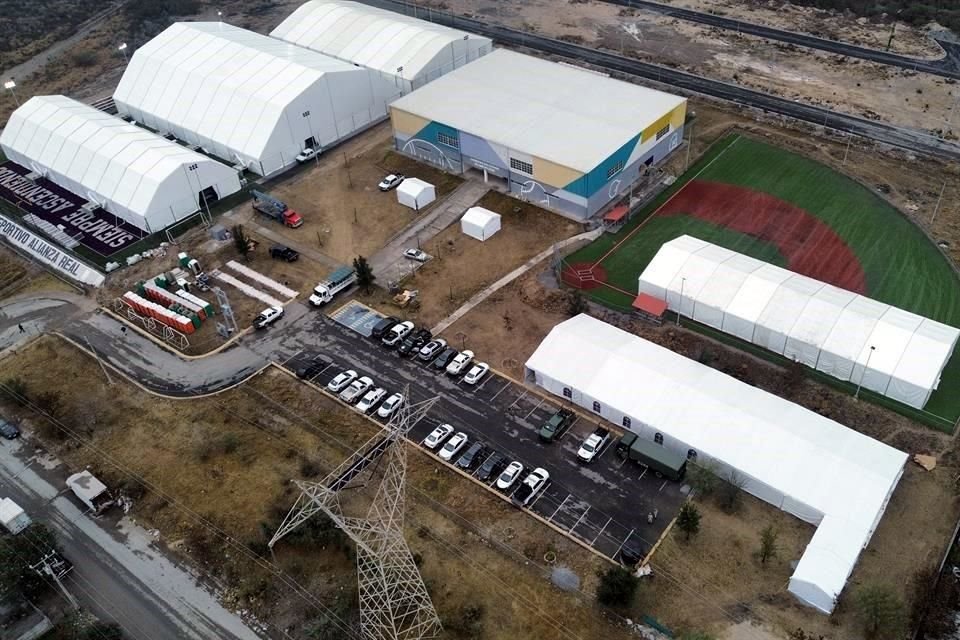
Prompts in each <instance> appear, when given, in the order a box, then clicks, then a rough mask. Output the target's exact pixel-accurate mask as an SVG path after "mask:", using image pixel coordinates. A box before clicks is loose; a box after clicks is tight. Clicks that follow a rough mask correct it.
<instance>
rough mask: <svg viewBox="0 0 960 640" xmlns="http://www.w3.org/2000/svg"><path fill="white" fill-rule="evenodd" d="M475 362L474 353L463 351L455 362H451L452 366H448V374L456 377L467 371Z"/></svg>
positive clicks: (454, 359)
mask: <svg viewBox="0 0 960 640" xmlns="http://www.w3.org/2000/svg"><path fill="white" fill-rule="evenodd" d="M471 362H473V351H470V350H469V349H466V350H465V351H461V352H460V353H458V354H457V355H456V356H454V358H453V360H451V361H450V364H448V365H447V373H448V374H449V375H451V376H456V375H459V374H460V373H462V372H463V371H464V370H466V368H467V365H469V364H470V363H471Z"/></svg>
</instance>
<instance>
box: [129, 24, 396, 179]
mask: <svg viewBox="0 0 960 640" xmlns="http://www.w3.org/2000/svg"><path fill="white" fill-rule="evenodd" d="M397 95H399V90H398V89H397V88H396V87H394V86H392V84H390V83H389V82H388V81H387V80H386V79H384V78H381V77H380V76H379V75H378V74H376V73H374V72H373V71H370V70H369V69H362V68H359V67H356V66H354V65H351V64H347V63H345V62H343V61H341V60H335V59H334V58H331V57H329V56H325V55H321V54H319V53H317V52H315V51H310V50H309V49H304V48H302V47H298V46H295V45H293V44H290V43H288V42H284V41H282V40H277V39H275V38H271V37H269V36H265V35H262V34H259V33H254V32H252V31H247V30H245V29H240V28H238V27H234V26H232V25H228V24H224V23H221V22H212V23H208V22H178V23H176V24H173V25H171V26H170V27H168V28H167V29H166V30H164V31H163V32H162V33H160V34H159V35H158V36H156V37H155V38H153V39H152V40H150V41H149V42H147V43H146V44H145V45H143V46H142V47H140V48H139V49H137V51H136V52H135V53H134V55H133V57H131V59H130V63H129V64H128V65H127V69H126V71H125V72H124V74H123V78H121V80H120V83H119V84H118V85H117V90H116V92H115V93H114V100H115V102H116V104H117V109H118V110H119V112H120V113H121V114H123V115H128V116H130V117H132V118H134V119H135V120H137V121H139V122H142V123H143V124H145V125H147V126H149V127H151V128H153V129H156V130H158V131H163V132H169V133H171V134H173V135H175V136H176V137H177V138H179V139H181V140H184V141H186V142H189V143H191V144H196V145H199V146H201V147H203V148H204V149H206V150H207V151H209V152H210V153H213V154H215V155H217V156H219V157H221V158H224V159H228V160H229V161H230V162H234V163H236V162H239V163H241V164H243V165H244V166H246V167H248V168H249V169H251V170H252V171H255V172H256V173H259V174H261V175H269V174H271V173H274V172H276V171H278V170H280V169H282V168H283V167H285V166H287V165H290V164H293V163H294V162H295V160H294V158H295V156H296V155H297V154H298V153H299V152H300V151H302V150H303V149H304V148H305V146H306V141H307V140H308V139H309V138H311V137H312V138H314V139H315V140H317V141H318V142H319V143H320V145H321V146H322V147H326V146H329V145H331V144H333V143H334V142H336V141H338V140H341V139H343V138H345V137H347V136H349V135H350V134H352V133H353V132H355V131H358V130H360V129H363V128H364V127H366V126H368V125H369V124H371V123H372V122H375V121H377V120H379V119H382V118H384V117H386V113H387V106H386V105H387V103H388V102H389V101H390V100H392V99H393V98H394V97H396V96H397Z"/></svg>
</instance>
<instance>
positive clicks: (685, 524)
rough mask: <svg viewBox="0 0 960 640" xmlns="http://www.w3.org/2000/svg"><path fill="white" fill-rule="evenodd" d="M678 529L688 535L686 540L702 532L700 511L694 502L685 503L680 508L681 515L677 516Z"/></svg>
mask: <svg viewBox="0 0 960 640" xmlns="http://www.w3.org/2000/svg"><path fill="white" fill-rule="evenodd" d="M677 528H678V529H680V531H683V533H684V534H685V535H686V540H689V539H690V536H692V535H693V534H695V533H697V532H698V531H700V509H697V505H695V504H693V503H692V502H684V503H683V506H682V507H680V513H678V514H677Z"/></svg>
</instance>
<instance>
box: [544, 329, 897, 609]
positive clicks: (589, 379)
mask: <svg viewBox="0 0 960 640" xmlns="http://www.w3.org/2000/svg"><path fill="white" fill-rule="evenodd" d="M526 373H527V379H528V380H532V381H534V382H535V383H536V384H537V385H539V386H541V387H543V388H544V389H546V390H547V391H549V392H550V393H553V394H555V395H557V396H560V397H565V398H569V399H570V400H572V401H573V402H575V403H577V404H578V405H580V406H581V407H584V408H585V409H587V410H588V411H593V412H594V413H597V414H599V415H600V416H602V417H603V418H606V419H607V420H610V421H611V422H614V423H615V424H618V425H620V424H624V423H625V422H626V421H625V420H624V418H629V419H630V422H629V424H630V427H629V428H630V430H631V431H634V432H636V433H637V434H638V435H639V436H640V437H641V438H646V439H648V440H650V441H654V442H656V441H657V439H656V437H655V436H656V434H660V436H661V437H662V438H663V446H665V447H668V448H670V449H672V450H674V451H676V452H678V453H680V454H681V455H686V456H688V457H691V456H692V455H695V456H696V460H697V461H698V462H704V461H709V462H712V463H713V464H714V465H716V466H717V467H718V469H719V471H720V472H721V474H726V473H729V472H730V471H733V470H735V471H736V472H737V474H738V475H739V476H740V477H741V478H743V479H744V481H745V484H744V489H745V490H746V491H748V492H750V493H751V494H753V495H755V496H757V497H758V498H760V499H762V500H764V501H766V502H769V503H770V504H773V505H774V506H776V507H778V508H780V509H782V510H784V511H786V512H788V513H790V514H792V515H794V516H796V517H798V518H800V519H801V520H804V521H806V522H809V523H811V524H814V525H816V526H817V531H816V533H815V534H814V535H813V538H812V539H811V540H810V544H809V545H808V546H807V548H806V550H805V551H804V553H803V556H802V557H801V558H800V561H799V563H798V564H797V567H796V570H795V571H794V573H793V576H791V578H790V584H789V589H790V592H791V593H793V594H794V595H795V596H797V597H798V598H799V599H800V600H802V601H803V602H805V603H807V604H809V605H811V606H813V607H815V608H817V609H819V610H820V611H823V612H825V613H829V612H831V611H832V610H833V608H834V606H835V604H836V601H837V597H838V596H839V595H840V592H841V591H842V590H843V587H844V585H845V584H846V581H847V579H848V578H849V576H850V573H851V572H852V571H853V568H854V565H855V564H856V562H857V559H858V557H859V555H860V552H861V550H863V548H864V547H866V545H867V543H868V542H869V541H870V537H871V536H872V535H873V532H874V530H875V529H876V527H877V525H878V524H879V522H880V518H881V517H882V516H883V512H884V510H885V509H886V505H887V503H888V502H889V500H890V496H891V495H892V494H893V491H894V489H895V488H896V485H897V482H898V481H899V479H900V476H901V474H902V473H903V466H904V464H905V463H906V460H907V454H905V453H903V452H902V451H898V450H897V449H894V448H892V447H889V446H887V445H885V444H883V443H881V442H878V441H876V440H874V439H872V438H869V437H867V436H865V435H862V434H860V433H857V432H856V431H853V430H852V429H848V428H847V427H844V426H843V425H841V424H839V423H837V422H834V421H833V420H830V419H828V418H825V417H823V416H821V415H819V414H817V413H814V412H812V411H808V410H807V409H804V408H803V407H800V406H798V405H795V404H793V403H792V402H788V401H787V400H784V399H782V398H779V397H777V396H774V395H771V394H769V393H767V392H765V391H762V390H760V389H758V388H756V387H753V386H750V385H748V384H745V383H743V382H740V381H739V380H737V379H735V378H732V377H730V376H728V375H726V374H724V373H721V372H719V371H717V370H715V369H711V368H710V367H707V366H705V365H702V364H700V363H698V362H695V361H693V360H690V359H687V358H684V357H683V356H680V355H678V354H676V353H674V352H672V351H670V350H668V349H665V348H663V347H660V346H658V345H656V344H653V343H651V342H648V341H647V340H644V339H643V338H639V337H637V336H635V335H632V334H630V333H627V332H625V331H622V330H620V329H617V328H616V327H613V326H611V325H609V324H607V323H605V322H601V321H599V320H596V319H594V318H591V317H590V316H587V315H579V316H576V317H574V318H571V319H570V320H567V321H565V322H562V323H561V324H559V325H557V326H556V327H554V329H553V330H552V331H551V332H550V333H549V335H547V337H546V338H545V339H544V341H543V342H542V343H541V344H540V346H539V347H538V348H537V350H536V351H535V352H534V354H533V355H532V356H531V357H530V359H529V360H527V363H526ZM594 402H597V403H599V405H598V406H599V410H597V408H596V407H595V406H594Z"/></svg>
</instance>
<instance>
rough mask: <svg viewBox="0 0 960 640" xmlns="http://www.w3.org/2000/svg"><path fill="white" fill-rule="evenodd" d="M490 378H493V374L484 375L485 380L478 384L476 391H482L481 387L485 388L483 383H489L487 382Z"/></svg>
mask: <svg viewBox="0 0 960 640" xmlns="http://www.w3.org/2000/svg"><path fill="white" fill-rule="evenodd" d="M489 380H493V376H490V375H488V376H486V377H484V379H483V382H481V383H480V384H479V385H478V386H477V388H476V389H475V391H480V389H483V385H485V384H487V382H488V381H489Z"/></svg>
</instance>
